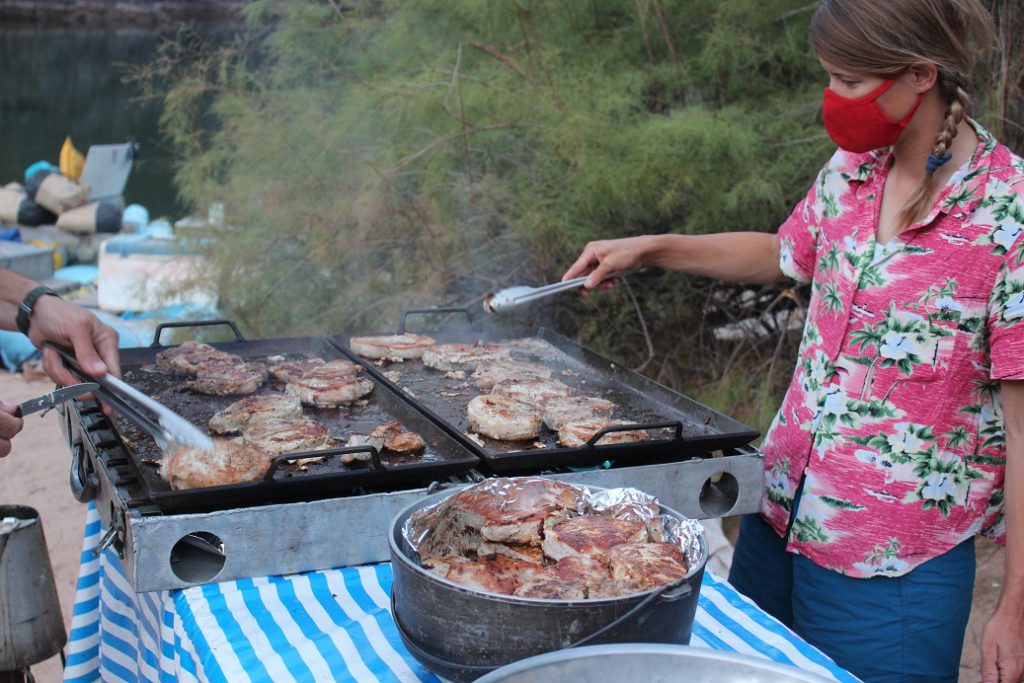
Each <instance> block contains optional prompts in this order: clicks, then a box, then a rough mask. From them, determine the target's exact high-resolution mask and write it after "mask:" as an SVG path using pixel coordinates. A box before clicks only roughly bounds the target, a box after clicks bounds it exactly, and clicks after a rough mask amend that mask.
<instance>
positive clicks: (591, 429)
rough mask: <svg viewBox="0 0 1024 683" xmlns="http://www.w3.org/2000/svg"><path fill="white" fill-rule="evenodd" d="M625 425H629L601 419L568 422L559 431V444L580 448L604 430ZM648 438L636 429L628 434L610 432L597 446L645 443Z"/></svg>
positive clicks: (641, 430) (642, 431) (643, 431)
mask: <svg viewBox="0 0 1024 683" xmlns="http://www.w3.org/2000/svg"><path fill="white" fill-rule="evenodd" d="M624 424H629V423H628V422H622V421H621V420H608V419H605V418H601V417H598V418H592V419H589V420H580V421H579V422H566V423H565V424H563V425H562V428H561V429H559V430H558V442H559V443H560V444H562V445H563V446H566V447H568V448H579V447H580V446H583V445H584V444H586V443H587V442H588V441H590V439H592V438H593V437H594V435H595V434H597V433H598V432H599V431H601V430H602V429H604V428H606V427H614V426H616V425H624ZM647 438H648V434H647V430H645V429H634V430H631V431H628V432H610V433H608V434H605V435H604V436H602V437H601V438H600V439H599V440H598V442H597V444H595V445H597V446H607V445H609V444H620V443H635V442H637V441H644V440H645V439H647Z"/></svg>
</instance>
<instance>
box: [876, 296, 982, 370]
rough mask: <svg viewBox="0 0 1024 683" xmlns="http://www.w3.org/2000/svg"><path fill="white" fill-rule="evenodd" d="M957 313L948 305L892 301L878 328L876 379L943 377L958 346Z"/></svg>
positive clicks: (958, 316)
mask: <svg viewBox="0 0 1024 683" xmlns="http://www.w3.org/2000/svg"><path fill="white" fill-rule="evenodd" d="M959 324H960V312H959V311H957V310H955V309H954V308H950V307H945V308H944V307H942V306H931V305H929V306H923V305H920V304H913V305H906V306H900V305H896V304H894V305H893V306H892V307H891V308H890V310H889V314H888V315H887V316H886V320H885V324H884V326H883V327H882V329H881V330H879V338H878V359H877V362H878V367H879V376H880V379H881V378H882V376H883V375H884V376H888V378H889V379H891V380H893V381H899V382H931V381H935V380H939V379H942V378H944V377H945V376H946V375H947V374H948V372H949V369H950V367H951V366H952V364H953V361H954V358H955V356H956V353H957V348H958V345H959V344H961V343H963V340H962V339H961V337H962V335H961V332H960V330H959Z"/></svg>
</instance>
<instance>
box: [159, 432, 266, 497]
mask: <svg viewBox="0 0 1024 683" xmlns="http://www.w3.org/2000/svg"><path fill="white" fill-rule="evenodd" d="M213 444H214V450H213V451H202V450H199V449H196V448H177V449H175V450H173V451H171V452H170V453H168V454H167V455H165V456H164V459H163V461H162V462H161V463H160V476H161V477H163V478H164V479H165V480H166V481H167V482H168V483H169V484H170V485H171V488H172V489H195V488H203V487H206V486H221V485H224V484H241V483H244V482H247V481H255V480H257V479H259V478H261V477H262V476H263V475H265V474H266V473H267V470H268V469H270V462H271V458H270V456H269V455H267V454H266V453H263V452H261V451H259V450H257V449H255V448H253V447H251V446H248V445H246V444H243V443H242V442H241V441H240V440H239V439H231V440H228V439H214V440H213Z"/></svg>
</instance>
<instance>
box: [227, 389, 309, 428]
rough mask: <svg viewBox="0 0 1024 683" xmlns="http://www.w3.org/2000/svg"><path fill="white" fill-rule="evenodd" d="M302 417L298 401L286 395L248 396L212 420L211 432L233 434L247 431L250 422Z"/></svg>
mask: <svg viewBox="0 0 1024 683" xmlns="http://www.w3.org/2000/svg"><path fill="white" fill-rule="evenodd" d="M301 416H302V405H300V404H299V401H298V399H296V398H294V397H293V396H285V395H284V394H260V395H258V396H246V397H245V398H243V399H242V400H240V401H235V402H234V403H232V404H231V405H229V406H228V407H227V408H225V409H224V410H222V411H220V412H219V413H217V414H216V415H214V416H213V417H211V418H210V431H211V432H213V433H214V434H232V433H235V432H240V431H242V430H243V429H245V426H246V425H247V424H249V422H250V421H259V420H289V419H293V418H297V417H301Z"/></svg>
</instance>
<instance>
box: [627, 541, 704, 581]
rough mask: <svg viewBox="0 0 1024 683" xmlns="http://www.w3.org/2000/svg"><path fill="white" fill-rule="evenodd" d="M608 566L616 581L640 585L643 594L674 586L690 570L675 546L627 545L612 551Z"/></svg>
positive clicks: (657, 544) (672, 544) (671, 544)
mask: <svg viewBox="0 0 1024 683" xmlns="http://www.w3.org/2000/svg"><path fill="white" fill-rule="evenodd" d="M608 566H609V568H610V569H611V575H612V578H613V579H615V580H616V581H621V582H628V583H632V584H636V585H637V586H639V587H640V589H641V590H648V589H651V588H654V587H656V586H664V585H665V584H669V583H674V582H676V581H679V580H680V579H682V578H683V577H685V576H686V574H687V572H688V571H689V569H690V568H689V566H688V565H687V563H686V557H685V556H684V555H683V551H682V550H681V549H680V548H679V546H678V545H676V544H675V543H667V542H666V543H623V544H621V545H618V546H615V547H614V548H612V549H611V550H609V551H608Z"/></svg>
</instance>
